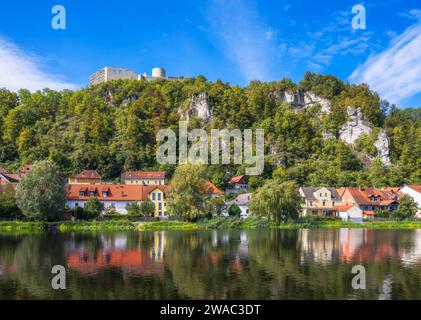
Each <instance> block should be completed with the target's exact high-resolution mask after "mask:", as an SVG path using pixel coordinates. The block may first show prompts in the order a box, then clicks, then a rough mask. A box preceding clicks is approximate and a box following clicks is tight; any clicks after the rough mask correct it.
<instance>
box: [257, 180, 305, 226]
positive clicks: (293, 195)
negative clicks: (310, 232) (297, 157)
mask: <svg viewBox="0 0 421 320" xmlns="http://www.w3.org/2000/svg"><path fill="white" fill-rule="evenodd" d="M297 189H298V187H297V186H296V185H295V183H294V182H292V181H288V182H283V183H280V182H278V181H276V180H269V181H268V182H266V183H265V185H264V186H263V187H261V188H259V189H258V190H257V191H256V192H255V193H254V194H253V197H252V198H251V200H250V203H249V209H250V212H251V214H252V215H256V216H263V217H267V218H269V219H270V220H273V221H275V222H277V223H279V222H281V221H286V220H288V219H297V218H298V217H299V214H300V210H301V201H302V199H301V196H300V194H299V192H298V191H297Z"/></svg>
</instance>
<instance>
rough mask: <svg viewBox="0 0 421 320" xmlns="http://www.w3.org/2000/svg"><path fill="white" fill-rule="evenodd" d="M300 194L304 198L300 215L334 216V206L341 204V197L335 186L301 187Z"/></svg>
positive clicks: (335, 213)
mask: <svg viewBox="0 0 421 320" xmlns="http://www.w3.org/2000/svg"><path fill="white" fill-rule="evenodd" d="M299 192H300V195H301V197H302V198H303V199H304V202H303V204H302V212H301V215H302V216H304V217H306V216H319V217H335V216H336V215H337V212H336V210H335V207H336V206H338V205H341V204H342V199H341V197H340V196H339V193H338V192H337V191H336V189H335V188H331V187H318V188H312V187H301V188H300V190H299Z"/></svg>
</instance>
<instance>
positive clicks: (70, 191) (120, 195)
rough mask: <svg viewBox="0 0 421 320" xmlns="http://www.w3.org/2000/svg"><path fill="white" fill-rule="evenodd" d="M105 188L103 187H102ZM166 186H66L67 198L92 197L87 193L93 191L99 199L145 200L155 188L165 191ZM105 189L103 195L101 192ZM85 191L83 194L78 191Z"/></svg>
mask: <svg viewBox="0 0 421 320" xmlns="http://www.w3.org/2000/svg"><path fill="white" fill-rule="evenodd" d="M104 188H105V189H104ZM167 188H168V186H166V185H161V186H141V185H126V184H109V185H103V184H92V185H89V186H88V187H87V186H80V185H68V186H67V200H85V201H86V200H89V199H90V198H93V197H91V196H89V194H88V193H87V191H89V193H91V192H94V194H95V196H94V197H95V198H97V199H98V200H101V201H147V200H150V197H149V195H150V194H151V193H152V192H153V191H154V190H156V189H159V190H161V191H162V192H166V190H167ZM105 191H107V195H106V196H105V197H104V195H103V192H105ZM81 192H85V196H81V195H80V193H81Z"/></svg>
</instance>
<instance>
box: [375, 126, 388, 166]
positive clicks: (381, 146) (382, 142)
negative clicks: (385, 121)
mask: <svg viewBox="0 0 421 320" xmlns="http://www.w3.org/2000/svg"><path fill="white" fill-rule="evenodd" d="M374 146H375V147H376V149H377V156H378V157H379V158H380V159H381V160H382V162H383V164H384V165H386V166H389V165H391V164H392V161H391V160H390V149H389V146H390V142H389V138H388V137H387V134H386V132H385V131H384V130H382V131H380V133H379V135H378V136H377V140H376V142H375V143H374Z"/></svg>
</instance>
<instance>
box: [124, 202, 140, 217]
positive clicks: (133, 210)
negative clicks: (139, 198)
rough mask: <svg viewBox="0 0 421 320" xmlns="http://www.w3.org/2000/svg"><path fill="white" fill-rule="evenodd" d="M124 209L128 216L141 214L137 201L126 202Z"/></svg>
mask: <svg viewBox="0 0 421 320" xmlns="http://www.w3.org/2000/svg"><path fill="white" fill-rule="evenodd" d="M126 210H127V214H128V215H129V216H137V217H139V216H141V213H140V205H139V204H138V203H137V202H129V203H128V204H126Z"/></svg>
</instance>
